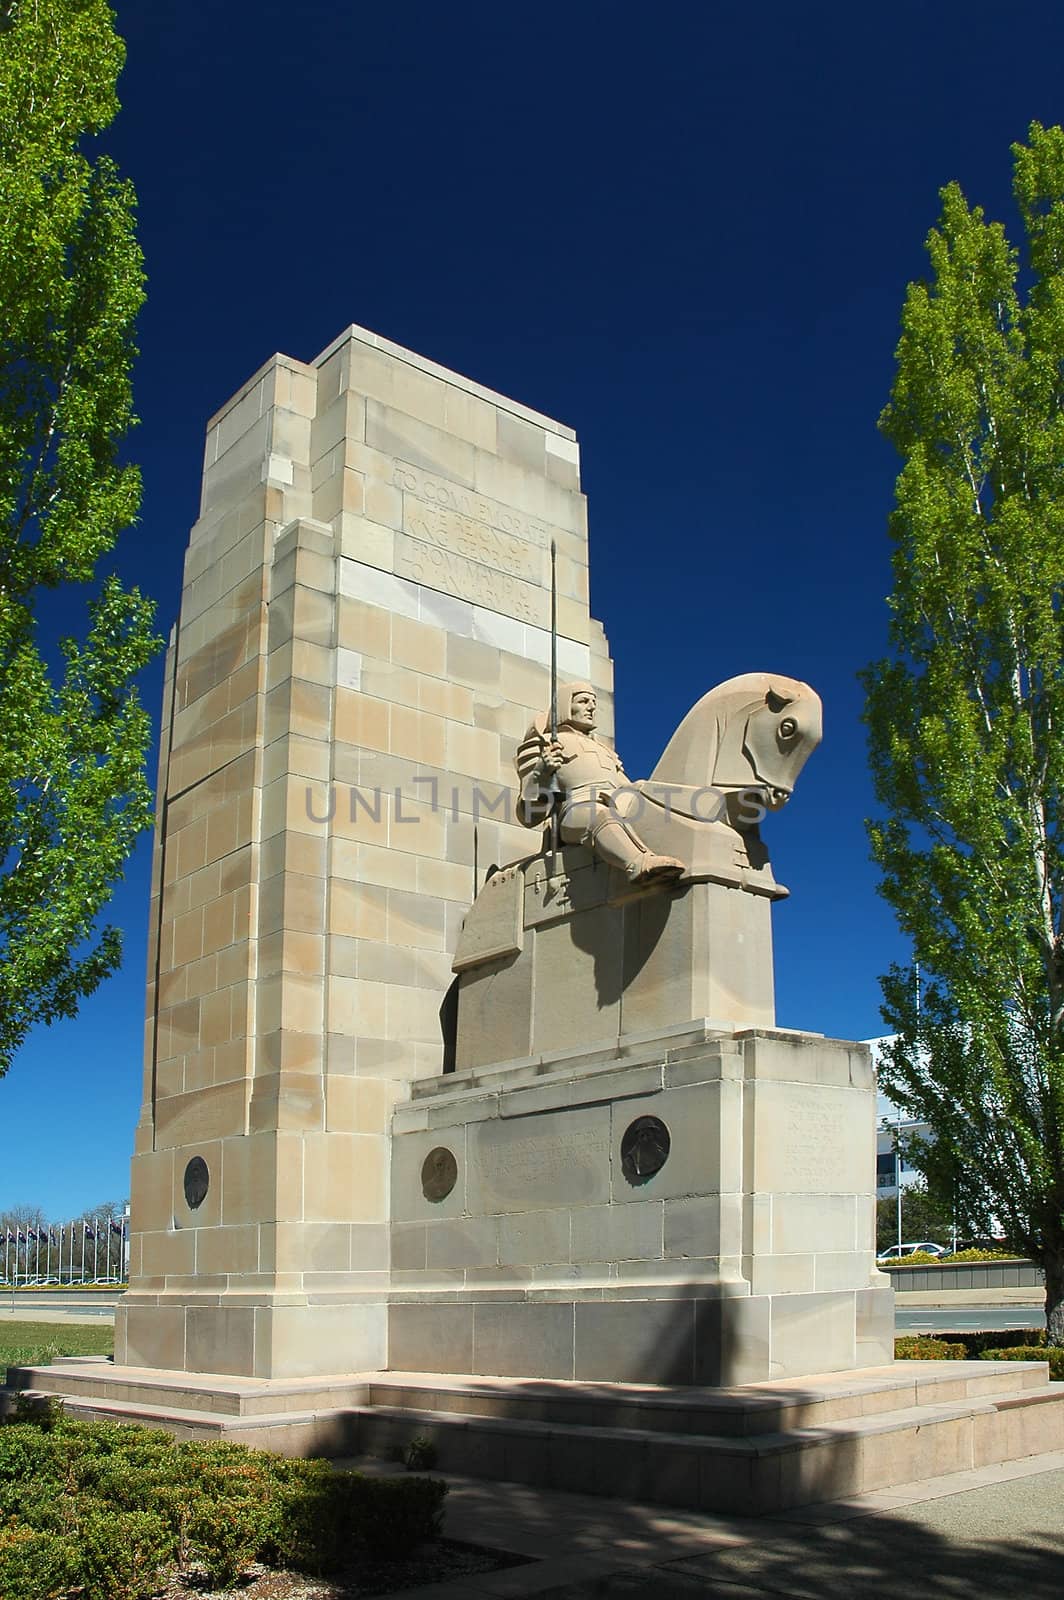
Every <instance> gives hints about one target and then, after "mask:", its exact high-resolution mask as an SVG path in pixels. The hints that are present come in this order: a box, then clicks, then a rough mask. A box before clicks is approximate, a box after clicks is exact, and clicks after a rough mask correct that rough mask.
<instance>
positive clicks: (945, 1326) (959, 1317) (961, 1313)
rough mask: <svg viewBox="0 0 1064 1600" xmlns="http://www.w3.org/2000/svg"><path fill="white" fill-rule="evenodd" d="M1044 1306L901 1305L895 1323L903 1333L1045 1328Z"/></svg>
mask: <svg viewBox="0 0 1064 1600" xmlns="http://www.w3.org/2000/svg"><path fill="white" fill-rule="evenodd" d="M1045 1325H1046V1314H1045V1309H1044V1307H1043V1306H1040V1305H1036V1306H958V1308H957V1310H956V1311H949V1310H945V1311H943V1310H941V1309H939V1308H938V1307H936V1306H898V1307H897V1309H896V1310H895V1312H894V1326H895V1328H896V1329H897V1331H898V1332H899V1333H996V1332H998V1330H999V1329H1002V1328H1019V1329H1022V1328H1044V1327H1045Z"/></svg>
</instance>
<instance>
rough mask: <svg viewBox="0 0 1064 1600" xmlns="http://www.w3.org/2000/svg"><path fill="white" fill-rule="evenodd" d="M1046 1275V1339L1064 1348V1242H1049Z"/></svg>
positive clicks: (1045, 1255)
mask: <svg viewBox="0 0 1064 1600" xmlns="http://www.w3.org/2000/svg"><path fill="white" fill-rule="evenodd" d="M1043 1264H1044V1266H1045V1274H1046V1337H1047V1339H1048V1342H1049V1343H1050V1344H1052V1345H1056V1346H1057V1347H1058V1348H1061V1347H1064V1240H1059V1241H1058V1240H1055V1239H1054V1240H1053V1241H1052V1242H1051V1243H1050V1242H1049V1241H1047V1243H1046V1249H1045V1252H1044V1256H1043Z"/></svg>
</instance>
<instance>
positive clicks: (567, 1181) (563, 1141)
mask: <svg viewBox="0 0 1064 1600" xmlns="http://www.w3.org/2000/svg"><path fill="white" fill-rule="evenodd" d="M609 1163H610V1147H609V1140H608V1138H607V1137H605V1136H601V1137H600V1136H597V1135H596V1134H595V1133H593V1132H592V1130H591V1129H590V1128H589V1127H588V1126H586V1125H583V1126H573V1127H570V1128H568V1129H565V1130H562V1129H560V1128H559V1129H558V1131H557V1132H550V1133H533V1132H531V1131H525V1130H524V1129H521V1128H519V1127H517V1126H515V1125H514V1124H512V1123H511V1124H510V1125H509V1126H508V1127H507V1128H506V1130H505V1137H499V1138H497V1139H494V1138H486V1139H482V1140H480V1141H478V1143H477V1145H476V1147H475V1148H474V1150H473V1151H472V1152H471V1155H470V1161H469V1169H470V1177H471V1179H472V1180H474V1181H475V1183H476V1185H477V1188H478V1189H479V1191H480V1199H481V1201H482V1203H485V1204H486V1205H491V1204H494V1205H497V1206H506V1205H508V1204H515V1205H516V1206H517V1207H518V1209H520V1210H524V1209H525V1208H526V1207H527V1208H528V1209H530V1210H531V1209H535V1208H536V1207H537V1206H552V1205H571V1204H574V1203H579V1202H582V1201H590V1200H594V1199H596V1198H602V1199H605V1198H607V1192H608V1174H609ZM600 1191H601V1194H600Z"/></svg>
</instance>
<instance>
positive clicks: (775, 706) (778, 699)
mask: <svg viewBox="0 0 1064 1600" xmlns="http://www.w3.org/2000/svg"><path fill="white" fill-rule="evenodd" d="M793 699H794V696H793V695H790V694H780V692H779V690H778V689H769V691H768V693H767V694H766V696H765V704H766V705H767V706H768V708H769V710H770V711H782V710H783V708H784V706H789V705H790V703H791V701H792V700H793Z"/></svg>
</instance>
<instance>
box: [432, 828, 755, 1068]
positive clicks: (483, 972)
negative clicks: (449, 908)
mask: <svg viewBox="0 0 1064 1600" xmlns="http://www.w3.org/2000/svg"><path fill="white" fill-rule="evenodd" d="M785 893H786V890H783V889H781V888H779V886H778V885H777V884H775V883H774V882H773V883H772V884H771V886H770V888H769V889H768V890H761V889H759V888H758V889H753V890H750V889H744V888H741V887H740V886H739V885H738V884H737V883H724V882H720V881H715V880H712V879H705V878H703V879H698V880H693V879H691V878H689V877H685V878H684V879H682V880H681V881H680V883H679V884H677V885H676V886H675V887H671V888H660V887H659V888H657V889H656V890H654V891H653V892H650V893H643V894H635V895H633V894H630V893H628V894H625V888H624V883H623V879H622V878H621V875H620V874H619V873H616V872H611V870H610V869H609V867H607V866H606V865H605V864H604V863H603V862H602V861H601V860H598V859H596V857H595V856H594V855H593V854H592V852H591V851H590V850H588V849H586V848H584V847H582V846H579V845H568V846H566V847H565V848H564V849H562V850H559V851H558V855H557V870H556V872H555V874H554V876H553V877H552V876H551V872H550V862H549V858H548V857H546V856H542V855H540V856H536V857H532V858H528V859H526V860H525V861H523V862H519V863H515V864H513V865H511V866H509V867H506V868H505V869H504V870H503V871H501V872H499V873H496V874H495V875H494V876H493V877H492V878H491V879H490V881H489V882H488V883H487V884H486V885H485V887H484V889H483V891H482V892H481V895H480V899H479V901H478V903H477V906H476V909H475V912H474V914H473V915H471V916H470V917H469V918H467V920H466V926H465V928H464V930H463V932H462V935H461V937H460V938H459V941H458V948H457V950H456V952H455V962H454V965H455V970H456V972H457V973H458V975H459V993H458V1008H457V1010H458V1030H457V1047H456V1065H457V1069H458V1071H459V1072H465V1071H469V1070H475V1069H477V1068H480V1067H485V1066H491V1065H493V1064H497V1063H500V1062H507V1061H511V1060H514V1059H521V1058H524V1057H526V1056H530V1055H542V1054H544V1053H547V1054H552V1053H556V1052H558V1051H564V1050H568V1052H569V1053H570V1054H572V1053H573V1051H574V1046H576V1044H577V1043H578V1042H579V1044H580V1045H582V1046H583V1048H584V1049H585V1050H591V1051H594V1050H597V1049H603V1048H607V1047H609V1046H615V1045H617V1044H618V1043H620V1042H622V1041H623V1040H624V1039H625V1038H627V1037H628V1036H630V1035H633V1034H634V1035H645V1034H649V1033H652V1032H653V1031H655V1030H661V1029H667V1028H669V1027H670V1026H672V1025H673V1023H674V1022H675V1020H676V1019H677V1018H680V1017H708V1018H709V1019H711V1020H712V1021H713V1022H714V1025H715V1026H717V1027H719V1028H721V1029H724V1030H728V1031H730V1030H732V1029H734V1028H735V1027H737V1026H738V1027H743V1026H745V1027H763V1028H771V1027H774V1026H775V1021H776V1012H775V995H774V990H773V973H772V928H771V923H770V915H771V905H772V900H773V899H775V898H778V897H779V896H780V895H782V894H785Z"/></svg>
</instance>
